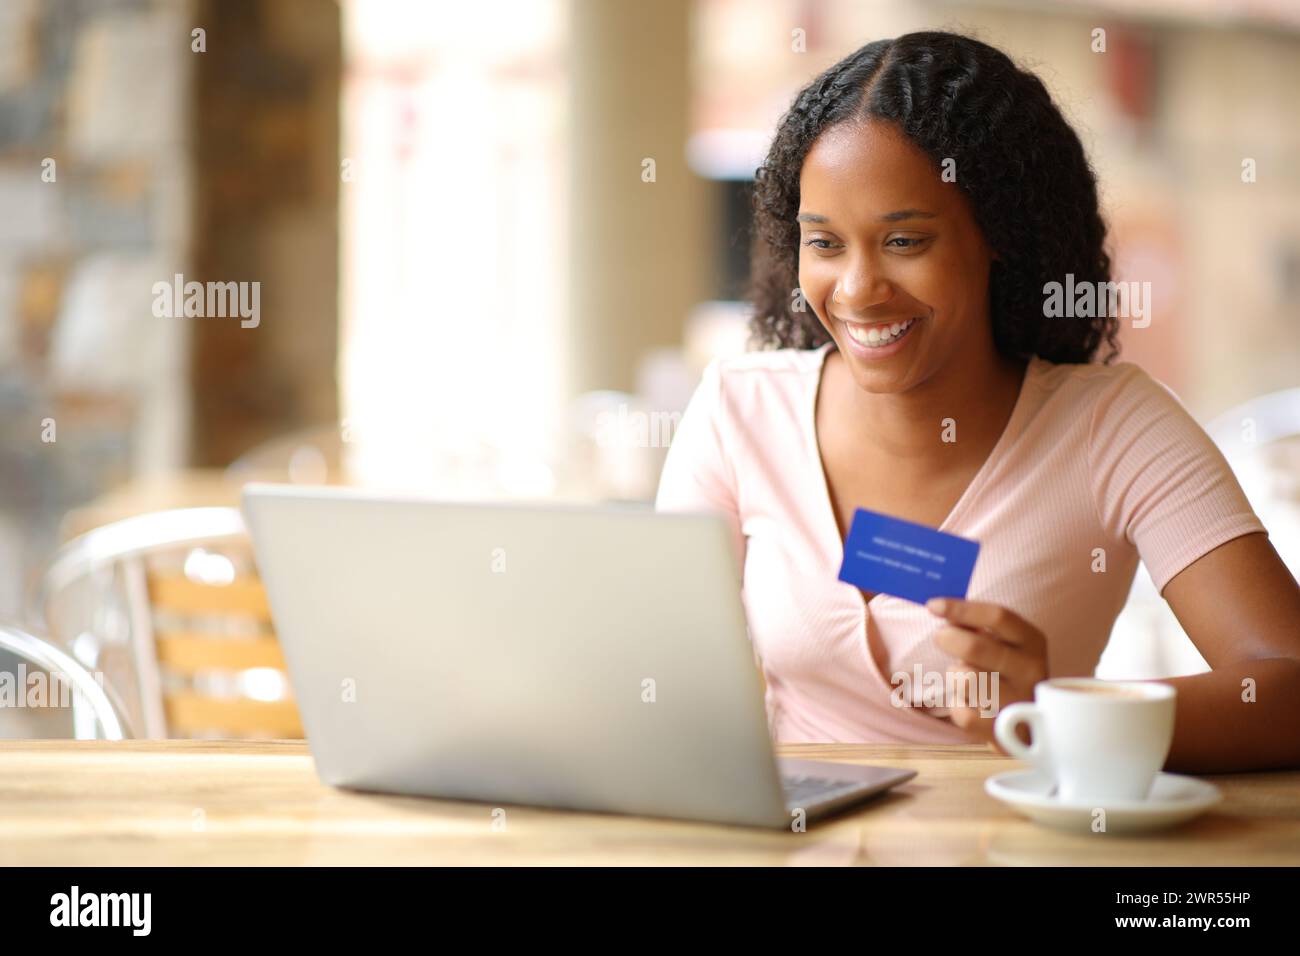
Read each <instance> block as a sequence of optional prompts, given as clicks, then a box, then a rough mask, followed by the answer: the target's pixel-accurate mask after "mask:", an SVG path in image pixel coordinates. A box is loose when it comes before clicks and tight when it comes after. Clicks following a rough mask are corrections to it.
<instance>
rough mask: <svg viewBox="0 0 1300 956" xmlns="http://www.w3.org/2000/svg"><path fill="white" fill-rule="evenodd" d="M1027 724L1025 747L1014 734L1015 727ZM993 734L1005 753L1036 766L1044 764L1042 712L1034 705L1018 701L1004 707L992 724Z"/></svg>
mask: <svg viewBox="0 0 1300 956" xmlns="http://www.w3.org/2000/svg"><path fill="white" fill-rule="evenodd" d="M1022 723H1024V724H1028V725H1029V735H1030V741H1031V742H1030V744H1029V746H1028V747H1026V746H1025V745H1024V744H1023V743H1021V742H1020V738H1019V737H1017V736H1016V728H1017V727H1019V726H1020V725H1021V724H1022ZM993 736H995V737H997V739H998V743H1000V744H1001V745H1002V748H1003V749H1004V750H1006V752H1007V753H1009V754H1011V756H1013V757H1015V758H1016V759H1018V760H1023V761H1025V762H1026V763H1032V764H1035V765H1038V766H1044V765H1045V764H1046V755H1047V754H1046V744H1045V742H1044V740H1045V736H1044V732H1043V714H1042V711H1040V710H1039V709H1038V708H1037V707H1036V706H1034V705H1033V704H1031V703H1028V702H1027V701H1020V702H1019V703H1015V704H1012V705H1011V706H1010V707H1007V708H1005V709H1004V710H1003V711H1002V712H1001V713H999V714H998V719H997V720H996V721H995V722H994V724H993Z"/></svg>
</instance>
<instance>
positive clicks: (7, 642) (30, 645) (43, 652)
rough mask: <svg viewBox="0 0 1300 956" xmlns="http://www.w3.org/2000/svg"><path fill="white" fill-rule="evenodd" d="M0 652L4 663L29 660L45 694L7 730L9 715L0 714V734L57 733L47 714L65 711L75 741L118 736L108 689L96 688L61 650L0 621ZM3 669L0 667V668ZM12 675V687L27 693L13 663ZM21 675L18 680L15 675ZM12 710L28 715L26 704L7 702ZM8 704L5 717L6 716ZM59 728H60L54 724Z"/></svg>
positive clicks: (116, 716)
mask: <svg viewBox="0 0 1300 956" xmlns="http://www.w3.org/2000/svg"><path fill="white" fill-rule="evenodd" d="M0 656H3V658H4V659H5V661H6V663H10V662H16V663H18V664H20V665H22V666H23V667H24V668H25V667H26V665H28V664H31V665H34V666H35V667H36V669H37V672H38V673H40V674H42V675H44V678H45V684H46V688H45V691H46V693H45V694H44V695H43V697H44V699H43V700H42V701H41V703H40V706H39V707H37V708H36V709H35V711H34V712H33V713H34V714H35V715H36V716H35V717H34V718H33V719H32V720H31V721H27V722H25V723H22V724H21V726H20V727H18V728H17V729H19V730H20V732H19V733H16V734H15V733H13V732H12V731H13V730H14V729H15V726H14V725H15V724H16V723H18V722H16V721H13V720H9V719H6V720H5V721H4V722H3V723H2V724H0V727H3V730H0V738H14V737H20V738H24V737H49V736H60V737H61V736H63V735H64V734H63V733H62V732H60V733H57V734H53V735H52V734H50V733H48V732H44V731H47V730H48V729H49V725H50V724H51V723H52V722H53V721H51V720H50V719H48V718H50V717H52V716H61V715H62V713H63V712H66V711H70V712H71V725H72V726H71V730H72V736H73V737H75V738H76V739H77V740H100V739H102V740H122V739H124V738H125V736H126V734H125V731H124V728H123V724H122V720H121V718H120V716H119V713H118V708H117V707H116V706H115V705H114V704H113V702H112V700H110V697H109V692H108V691H107V690H106V689H105V688H104V687H101V686H100V684H99V682H98V681H96V680H95V677H94V675H92V674H91V673H90V671H88V670H86V668H84V667H82V666H81V665H80V664H78V663H77V662H76V661H75V660H73V658H72V657H71V656H69V655H68V654H67V653H66V652H64V651H62V650H60V649H59V648H58V647H55V646H54V645H53V644H51V643H49V642H48V641H46V640H44V639H42V638H40V637H37V636H36V635H35V634H31V633H29V632H27V631H24V630H21V629H20V628H17V627H13V626H11V625H7V624H0ZM0 672H3V671H0ZM8 673H9V674H11V675H12V677H13V690H14V692H15V693H16V694H27V693H28V691H29V687H28V684H29V678H30V677H31V676H33V675H30V674H27V675H23V672H22V671H19V670H18V669H17V668H15V669H14V670H12V671H8ZM20 676H22V678H23V679H20ZM10 703H11V704H12V705H13V707H14V711H15V712H16V713H19V714H20V715H21V716H23V717H26V716H29V715H28V713H27V712H26V707H27V704H26V702H22V703H21V704H20V703H19V702H17V701H14V702H10ZM7 711H8V708H6V713H5V717H6V718H8V717H9V714H8V712H7ZM59 729H60V731H62V730H63V729H64V728H62V727H61V728H59Z"/></svg>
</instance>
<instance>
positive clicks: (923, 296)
mask: <svg viewBox="0 0 1300 956" xmlns="http://www.w3.org/2000/svg"><path fill="white" fill-rule="evenodd" d="M940 173H941V171H940V170H936V169H935V168H934V166H933V165H932V164H931V162H930V160H929V158H928V157H927V156H926V155H925V154H924V153H923V152H921V151H920V150H919V149H918V148H917V147H916V146H914V145H913V144H912V143H911V142H910V141H909V140H908V139H907V138H906V137H905V136H904V135H903V134H902V133H901V132H899V131H898V130H897V128H896V127H894V126H893V125H891V124H889V123H885V122H882V121H878V120H872V121H870V122H868V123H866V124H861V125H859V124H842V125H840V126H836V127H833V128H831V129H829V130H827V131H825V132H824V133H822V135H821V136H819V137H818V139H817V141H816V142H815V143H814V144H813V147H812V149H811V150H810V151H809V153H808V155H807V157H806V158H805V160H804V164H803V168H802V170H801V171H800V177H799V192H800V204H799V224H800V226H799V228H800V240H799V243H800V244H799V287H800V288H801V289H802V290H803V293H804V297H805V298H806V299H807V302H808V305H809V306H810V307H811V308H812V310H813V311H814V312H815V313H816V315H817V318H818V319H820V320H821V323H822V325H823V326H825V328H826V330H827V331H828V332H829V333H830V334H831V337H832V338H833V339H834V340H835V344H836V345H837V346H838V348H839V351H840V354H841V355H842V356H843V358H844V361H845V363H846V365H847V367H848V369H849V370H850V372H851V373H852V374H853V377H854V379H855V380H856V381H857V383H858V385H859V386H860V387H861V388H863V389H865V390H866V391H869V392H901V391H906V390H907V389H909V388H912V387H914V386H915V385H917V384H919V383H921V382H924V381H926V380H927V379H929V378H930V377H931V376H932V375H934V374H935V373H936V372H938V371H939V370H941V369H942V368H944V367H945V366H947V365H948V363H950V362H972V361H974V362H984V361H991V360H993V359H994V358H995V357H996V353H995V350H994V347H993V337H992V329H991V327H990V324H989V316H988V281H989V265H990V263H991V261H992V252H991V251H990V249H989V248H988V245H987V243H986V242H985V241H984V237H983V235H982V233H981V232H980V229H979V227H978V226H977V225H976V223H975V219H974V216H973V215H972V213H971V210H970V206H969V204H968V203H967V201H966V198H965V196H963V195H962V193H961V191H960V190H959V189H958V187H957V185H956V183H953V182H944V181H943V179H942V177H941V175H940ZM953 175H955V176H956V177H958V178H959V177H960V176H961V170H960V169H957V170H954V171H953ZM950 178H951V177H950ZM908 322H912V323H913V324H912V325H911V327H910V328H907V329H906V332H905V334H903V335H902V337H901V338H898V339H897V340H896V341H895V340H894V338H893V330H894V329H895V328H900V327H901V326H903V325H905V324H906V323H908ZM873 329H874V330H875V334H876V337H877V338H878V341H877V342H872V341H871V339H872V330H873ZM850 330H853V331H854V332H856V333H857V336H856V337H855V336H854V334H853V332H851V331H850ZM900 330H901V329H900ZM886 336H887V337H886ZM859 339H862V340H864V341H861V342H860V341H859ZM879 343H887V344H885V345H884V346H883V347H881V348H876V347H873V346H874V345H877V344H879ZM888 343H892V344H888Z"/></svg>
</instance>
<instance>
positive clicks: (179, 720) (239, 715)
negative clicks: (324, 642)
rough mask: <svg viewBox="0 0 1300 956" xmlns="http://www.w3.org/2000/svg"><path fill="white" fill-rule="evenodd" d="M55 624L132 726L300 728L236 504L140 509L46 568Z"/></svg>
mask: <svg viewBox="0 0 1300 956" xmlns="http://www.w3.org/2000/svg"><path fill="white" fill-rule="evenodd" d="M40 605H41V608H42V610H43V613H44V617H45V620H46V622H47V627H48V630H49V633H50V634H51V636H52V637H53V638H54V639H55V640H56V641H57V642H58V643H60V644H61V645H63V646H64V647H66V648H67V649H68V651H69V653H71V654H72V656H73V657H74V658H76V660H77V661H78V662H80V663H81V664H82V665H84V666H85V667H87V668H90V669H92V670H96V671H99V672H101V673H103V674H104V675H105V678H106V680H107V681H108V682H109V683H110V684H111V685H112V686H113V687H114V688H116V689H117V691H118V693H119V694H120V696H121V698H122V700H123V702H124V707H125V709H126V711H127V715H128V722H129V724H130V726H131V728H132V729H133V731H134V733H135V736H140V737H148V738H163V737H301V736H302V725H301V723H300V721H299V717H298V711H297V708H296V707H295V705H294V703H293V700H292V699H291V695H290V691H289V684H288V679H287V675H286V673H285V665H284V658H283V656H282V655H281V653H280V647H279V644H278V643H277V642H276V640H275V637H274V635H273V633H272V632H271V628H270V621H271V616H270V609H269V607H268V605H267V600H266V592H265V590H264V589H263V587H262V584H261V582H260V580H258V578H257V574H256V570H255V568H254V565H253V556H252V550H251V547H250V544H249V540H248V536H247V532H246V530H245V527H244V522H243V518H242V516H241V515H240V513H239V511H238V509H235V508H226V507H214V508H187V509H180V510H175V511H164V512H157V513H154V514H145V515H139V516H136V517H132V518H127V519H125V520H123V521H118V522H116V523H114V524H110V525H106V526H105V527H102V528H96V529H95V530H93V531H90V532H88V533H86V534H84V535H82V536H81V537H79V538H76V539H75V540H73V541H71V542H69V543H68V544H67V545H66V546H64V548H63V549H62V550H61V551H60V552H59V553H58V555H57V556H56V557H55V560H54V562H53V563H52V564H51V566H50V569H49V571H48V572H47V573H46V576H45V580H44V585H43V591H42V595H41V599H40Z"/></svg>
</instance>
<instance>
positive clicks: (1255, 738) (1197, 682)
mask: <svg viewBox="0 0 1300 956" xmlns="http://www.w3.org/2000/svg"><path fill="white" fill-rule="evenodd" d="M1161 594H1162V596H1163V597H1164V598H1165V600H1166V601H1168V602H1169V606H1170V607H1171V608H1173V611H1174V614H1175V615H1176V616H1177V617H1178V620H1179V622H1180V623H1181V624H1182V626H1183V629H1184V630H1185V631H1186V632H1187V635H1188V637H1190V638H1191V639H1192V642H1193V643H1195V644H1196V647H1197V650H1199V651H1200V652H1201V656H1202V657H1204V658H1205V660H1206V663H1208V664H1209V665H1210V667H1211V668H1212V670H1211V671H1210V672H1209V673H1206V674H1196V675H1193V676H1191V677H1174V678H1165V679H1162V680H1161V681H1160V682H1161V683H1164V684H1172V685H1173V686H1174V687H1176V688H1177V689H1178V708H1177V716H1176V718H1175V723H1174V742H1173V746H1172V748H1171V749H1170V752H1169V759H1168V760H1167V761H1166V764H1165V766H1166V768H1167V769H1169V770H1173V771H1183V772H1189V773H1215V772H1225V771H1234V770H1260V769H1265V768H1269V767H1300V585H1297V583H1296V579H1295V577H1294V576H1292V574H1291V572H1290V571H1289V570H1287V567H1286V565H1285V564H1283V562H1282V559H1281V558H1280V557H1279V556H1278V553H1277V551H1276V550H1275V549H1274V547H1273V545H1272V543H1271V542H1270V541H1269V540H1268V536H1267V535H1265V534H1258V533H1257V534H1246V535H1242V536H1241V537H1239V538H1234V539H1233V540H1231V541H1229V542H1227V543H1226V544H1223V545H1220V546H1219V547H1217V548H1215V549H1214V550H1213V551H1210V552H1208V553H1207V554H1205V555H1203V556H1201V557H1200V558H1199V559H1197V560H1196V561H1194V562H1193V563H1192V564H1190V565H1188V566H1187V567H1186V568H1184V569H1183V570H1182V571H1180V572H1179V573H1178V574H1176V575H1175V576H1174V577H1173V578H1171V579H1170V581H1169V583H1168V584H1166V585H1165V588H1164V590H1163V591H1162V592H1161Z"/></svg>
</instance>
